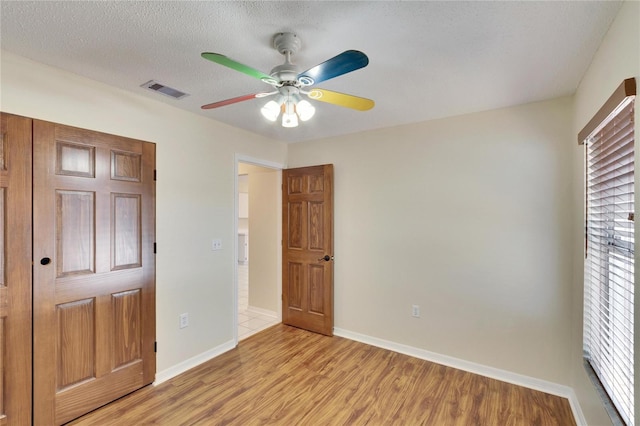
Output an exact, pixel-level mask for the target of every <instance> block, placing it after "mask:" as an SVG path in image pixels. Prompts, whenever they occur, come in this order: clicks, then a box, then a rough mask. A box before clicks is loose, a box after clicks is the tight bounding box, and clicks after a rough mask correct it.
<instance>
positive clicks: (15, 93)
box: [0, 52, 287, 372]
mask: <svg viewBox="0 0 640 426" xmlns="http://www.w3.org/2000/svg"><path fill="white" fill-rule="evenodd" d="M1 65H2V74H1V88H2V89H1V90H2V92H1V94H0V102H1V103H0V109H1V110H2V111H5V112H10V113H14V114H19V115H25V116H30V117H35V118H40V119H44V120H49V121H54V122H58V123H63V124H69V125H73V126H78V127H84V128H87V129H92V130H99V131H103V132H107V133H114V134H118V135H123V136H127V137H131V138H138V139H143V140H147V141H151V142H155V143H156V144H157V169H158V183H157V187H156V189H157V191H156V193H157V203H156V210H157V222H156V229H157V241H158V254H157V281H156V283H157V298H156V299H157V338H158V371H159V372H162V371H163V370H165V369H168V368H170V367H174V366H175V365H176V364H179V363H181V362H184V361H185V360H188V359H189V358H192V357H195V356H198V355H200V354H202V353H203V352H206V351H209V350H211V349H212V348H215V347H217V346H219V345H222V344H225V343H227V342H232V341H233V336H234V329H233V324H234V320H233V300H234V299H233V274H234V267H235V266H234V263H235V262H234V259H235V256H234V253H233V247H235V243H234V240H235V238H236V230H235V229H234V219H235V218H234V215H235V206H234V199H235V194H234V179H235V176H234V174H235V157H236V154H242V155H246V156H251V157H254V158H260V159H264V160H267V161H272V162H276V163H284V162H285V160H286V151H287V148H286V145H285V144H283V143H280V142H276V141H273V140H268V139H265V138H263V137H260V136H257V135H255V134H252V133H248V132H245V131H242V130H238V129H235V128H232V127H230V126H226V125H223V124H221V123H217V122H215V121H213V120H210V119H207V118H205V117H201V116H198V115H194V114H191V113H187V112H185V111H181V110H179V109H177V108H173V107H171V106H168V105H166V104H164V103H161V102H157V101H155V100H150V99H147V98H144V97H141V96H137V95H134V94H131V93H126V92H124V91H121V90H118V89H115V88H111V87H109V86H106V85H103V84H100V83H97V82H94V81H92V80H88V79H85V78H82V77H79V76H77V75H74V74H71V73H67V72H64V71H61V70H58V69H55V68H51V67H47V66H44V65H41V64H38V63H35V62H32V61H29V60H27V59H24V58H21V57H19V56H15V55H13V54H9V53H6V52H2V63H1ZM177 102H179V101H177ZM213 238H220V239H222V242H223V250H221V251H216V252H214V251H212V250H211V239H213ZM183 312H188V313H189V315H190V325H189V327H188V328H185V329H182V330H180V329H178V315H179V314H180V313H183Z"/></svg>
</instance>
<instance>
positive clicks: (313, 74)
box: [201, 32, 375, 127]
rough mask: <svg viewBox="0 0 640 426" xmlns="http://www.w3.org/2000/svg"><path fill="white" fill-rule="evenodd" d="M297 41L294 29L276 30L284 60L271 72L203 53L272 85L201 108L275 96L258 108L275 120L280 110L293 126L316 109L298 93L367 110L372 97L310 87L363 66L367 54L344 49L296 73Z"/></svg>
mask: <svg viewBox="0 0 640 426" xmlns="http://www.w3.org/2000/svg"><path fill="white" fill-rule="evenodd" d="M300 44H301V43H300V39H299V38H298V36H297V35H296V34H294V33H284V32H283V33H278V34H276V35H275V36H274V38H273V46H274V47H275V48H276V49H277V50H278V52H280V53H281V54H282V55H284V57H285V62H284V64H282V65H278V66H276V67H275V68H273V69H272V70H271V73H270V74H265V73H263V72H261V71H258V70H256V69H254V68H251V67H249V66H247V65H244V64H241V63H240V62H237V61H235V60H233V59H231V58H229V57H227V56H225V55H221V54H219V53H210V52H204V53H202V55H201V56H202V57H203V58H205V59H208V60H209V61H212V62H215V63H217V64H220V65H224V66H226V67H229V68H231V69H234V70H236V71H239V72H241V73H244V74H246V75H248V76H250V77H253V78H257V79H258V80H261V81H263V82H265V83H267V84H269V85H271V86H272V87H273V88H274V89H275V90H273V91H271V92H259V93H252V94H250V95H244V96H238V97H236V98H231V99H226V100H224V101H218V102H214V103H211V104H207V105H203V106H202V109H213V108H219V107H223V106H226V105H231V104H235V103H238V102H243V101H248V100H250V99H256V98H266V97H269V96H276V98H275V100H271V101H269V102H267V103H266V104H265V105H264V106H263V107H262V109H261V110H260V112H261V113H262V115H263V116H264V117H265V118H266V119H268V120H270V121H276V120H277V119H278V116H279V115H280V113H282V126H283V127H296V126H297V125H298V119H299V120H300V121H307V120H309V119H310V118H311V117H312V116H313V114H314V113H315V108H314V107H313V105H312V104H311V103H310V102H309V101H307V100H305V99H303V98H302V96H301V95H304V96H306V97H308V98H309V99H312V100H315V101H320V102H326V103H330V104H334V105H339V106H342V107H346V108H351V109H355V110H358V111H366V110H369V109H371V108H373V106H374V104H375V103H374V102H373V101H372V100H371V99H366V98H361V97H358V96H353V95H348V94H345V93H339V92H333V91H330V90H326V89H320V88H311V87H310V86H313V85H314V84H317V83H321V82H323V81H327V80H329V79H331V78H334V77H338V76H341V75H343V74H346V73H349V72H351V71H355V70H357V69H360V68H364V67H366V66H367V64H368V63H369V58H367V55H365V54H364V53H362V52H360V51H358V50H347V51H344V52H342V53H341V54H339V55H337V56H334V57H333V58H331V59H328V60H326V61H324V62H322V63H321V64H318V65H316V66H314V67H313V68H309V69H308V70H306V71H304V72H301V73H299V72H298V68H297V67H296V65H294V64H293V63H291V55H294V54H295V53H296V52H297V51H298V49H300Z"/></svg>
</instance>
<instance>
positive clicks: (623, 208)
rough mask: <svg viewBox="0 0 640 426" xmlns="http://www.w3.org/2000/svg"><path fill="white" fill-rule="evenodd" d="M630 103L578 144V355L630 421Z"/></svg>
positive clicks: (628, 99)
mask: <svg viewBox="0 0 640 426" xmlns="http://www.w3.org/2000/svg"><path fill="white" fill-rule="evenodd" d="M634 99H635V96H627V97H625V98H624V100H623V101H622V102H621V103H620V104H619V105H618V106H617V107H616V108H614V110H613V111H612V112H611V113H610V114H609V115H608V116H607V117H606V119H605V120H604V121H602V123H601V124H600V125H598V126H597V127H596V128H595V129H594V130H593V131H592V132H591V134H590V135H589V136H588V137H587V138H586V140H585V144H586V247H587V249H586V259H585V271H584V280H585V288H584V339H583V341H584V355H585V358H586V360H587V361H588V362H589V363H590V365H591V367H592V368H593V370H594V371H595V373H596V375H597V376H598V378H599V379H600V382H601V384H602V387H603V388H604V390H605V391H606V392H607V394H608V395H609V398H610V399H611V402H612V403H613V405H614V406H615V407H616V409H617V411H618V414H619V415H620V417H621V418H622V420H623V421H625V422H626V423H627V424H628V425H633V424H635V423H634V421H635V419H634V390H633V387H634V365H633V357H634V355H633V353H634V344H633V342H634V336H633V322H634V321H633V315H634V314H633V312H634V306H633V299H634V242H635V241H634V223H633V222H634V198H635V197H634Z"/></svg>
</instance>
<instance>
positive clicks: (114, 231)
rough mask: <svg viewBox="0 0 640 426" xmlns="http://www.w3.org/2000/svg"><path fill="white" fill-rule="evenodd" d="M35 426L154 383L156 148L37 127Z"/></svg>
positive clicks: (61, 128) (57, 421)
mask: <svg viewBox="0 0 640 426" xmlns="http://www.w3.org/2000/svg"><path fill="white" fill-rule="evenodd" d="M33 133H34V135H33V136H34V138H33V141H34V149H33V155H34V174H33V176H34V177H33V191H34V203H33V205H34V222H33V223H34V248H33V252H34V275H33V279H34V302H33V303H34V308H33V309H34V324H33V325H34V343H33V344H34V371H33V374H34V423H35V424H37V425H45V424H46V425H50V424H62V423H65V422H67V421H69V420H72V419H74V418H76V417H78V416H80V415H82V414H84V413H87V412H89V411H91V410H93V409H95V408H97V407H99V406H101V405H104V404H106V403H108V402H110V401H112V400H114V399H116V398H119V397H121V396H123V395H125V394H127V393H130V392H132V391H134V390H136V389H138V388H140V387H142V386H144V385H147V384H149V383H151V382H152V381H153V380H154V377H155V352H154V343H155V260H154V254H153V251H154V249H153V246H154V241H155V182H154V180H153V179H154V177H153V175H154V168H155V145H154V144H152V143H148V142H142V141H138V140H133V139H127V138H123V137H118V136H113V135H107V134H103V133H98V132H92V131H88V130H82V129H77V128H73V127H68V126H63V125H59V124H54V123H48V122H43V121H38V120H34V125H33Z"/></svg>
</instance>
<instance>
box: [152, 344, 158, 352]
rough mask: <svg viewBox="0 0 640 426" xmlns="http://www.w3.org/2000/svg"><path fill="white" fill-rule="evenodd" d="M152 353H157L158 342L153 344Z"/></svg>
mask: <svg viewBox="0 0 640 426" xmlns="http://www.w3.org/2000/svg"><path fill="white" fill-rule="evenodd" d="M153 352H155V353H158V342H153Z"/></svg>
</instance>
